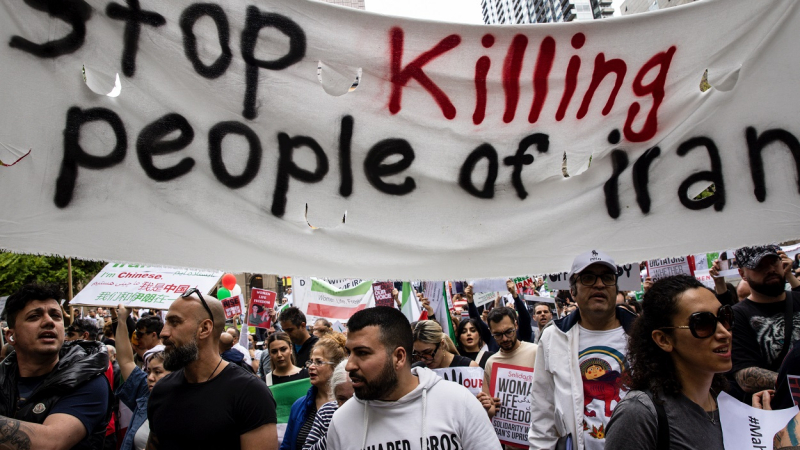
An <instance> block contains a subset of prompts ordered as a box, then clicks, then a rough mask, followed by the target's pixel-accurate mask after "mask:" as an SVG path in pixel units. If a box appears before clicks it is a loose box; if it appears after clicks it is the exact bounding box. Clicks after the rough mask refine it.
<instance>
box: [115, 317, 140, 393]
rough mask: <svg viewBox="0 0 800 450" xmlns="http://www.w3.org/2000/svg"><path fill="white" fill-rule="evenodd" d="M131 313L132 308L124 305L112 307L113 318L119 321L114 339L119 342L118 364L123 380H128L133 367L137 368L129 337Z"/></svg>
mask: <svg viewBox="0 0 800 450" xmlns="http://www.w3.org/2000/svg"><path fill="white" fill-rule="evenodd" d="M130 315H131V310H130V309H128V308H126V307H124V306H122V305H119V306H117V308H116V309H114V308H111V318H112V320H114V319H116V321H117V331H116V333H115V334H114V340H115V341H116V344H117V345H116V347H117V364H119V372H120V375H122V379H123V380H127V379H128V378H129V377H130V376H131V372H133V369H135V368H136V363H135V362H133V346H132V345H131V340H130V339H129V338H128V317H130Z"/></svg>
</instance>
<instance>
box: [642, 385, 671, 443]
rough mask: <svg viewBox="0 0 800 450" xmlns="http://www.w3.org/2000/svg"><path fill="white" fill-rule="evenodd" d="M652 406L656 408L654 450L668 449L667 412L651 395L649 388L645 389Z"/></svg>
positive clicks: (661, 403)
mask: <svg viewBox="0 0 800 450" xmlns="http://www.w3.org/2000/svg"><path fill="white" fill-rule="evenodd" d="M645 393H646V394H647V396H648V397H650V401H651V402H653V406H655V408H656V417H657V419H658V434H657V435H656V450H669V420H667V412H666V411H664V404H663V402H661V401H660V400H656V399H655V398H654V397H653V393H652V392H651V391H650V390H647V391H645Z"/></svg>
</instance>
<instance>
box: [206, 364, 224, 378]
mask: <svg viewBox="0 0 800 450" xmlns="http://www.w3.org/2000/svg"><path fill="white" fill-rule="evenodd" d="M220 364H222V358H220V359H219V362H218V363H217V367H214V371H213V372H211V375H209V376H208V380H210V379H211V377H213V376H214V374H215V373H217V369H219V365H220ZM208 380H206V382H208Z"/></svg>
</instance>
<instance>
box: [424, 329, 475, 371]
mask: <svg viewBox="0 0 800 450" xmlns="http://www.w3.org/2000/svg"><path fill="white" fill-rule="evenodd" d="M413 335H414V351H413V352H412V353H411V358H412V359H413V360H414V361H415V362H422V363H424V364H425V365H426V366H427V367H428V368H429V369H442V368H447V367H480V366H479V365H478V363H476V362H475V361H473V360H471V359H469V358H467V357H466V356H461V355H459V354H458V350H456V346H455V344H453V341H451V340H450V336H447V335H446V334H444V332H443V331H442V326H441V325H439V323H438V322H436V321H434V320H420V321H419V322H417V323H416V324H415V325H414V330H413Z"/></svg>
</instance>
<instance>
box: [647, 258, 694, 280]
mask: <svg viewBox="0 0 800 450" xmlns="http://www.w3.org/2000/svg"><path fill="white" fill-rule="evenodd" d="M673 275H689V276H692V275H694V268H693V267H691V265H690V264H689V258H686V257H685V256H679V257H677V258H664V259H651V260H649V261H647V276H649V277H650V278H652V279H653V283H655V282H656V281H658V280H660V279H662V278H667V277H671V276H673Z"/></svg>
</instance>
